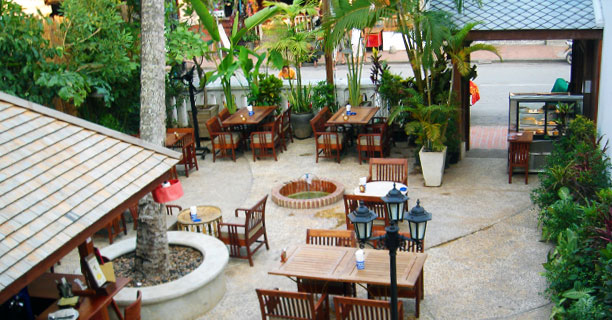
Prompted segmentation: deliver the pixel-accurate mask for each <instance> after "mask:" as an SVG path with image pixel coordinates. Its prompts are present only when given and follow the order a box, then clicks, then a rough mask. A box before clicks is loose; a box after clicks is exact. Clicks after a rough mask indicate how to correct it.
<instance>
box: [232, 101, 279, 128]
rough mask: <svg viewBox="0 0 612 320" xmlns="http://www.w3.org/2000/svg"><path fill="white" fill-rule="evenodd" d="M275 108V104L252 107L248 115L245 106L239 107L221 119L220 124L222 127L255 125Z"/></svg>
mask: <svg viewBox="0 0 612 320" xmlns="http://www.w3.org/2000/svg"><path fill="white" fill-rule="evenodd" d="M274 110H276V106H265V107H253V112H254V114H253V115H252V116H250V115H249V111H248V110H247V108H240V109H238V110H236V112H234V114H232V115H231V116H229V117H227V119H225V120H223V122H221V124H222V125H223V126H224V127H231V126H236V125H243V124H248V125H257V124H260V123H261V122H262V121H263V120H264V119H265V118H267V117H268V116H269V115H270V114H272V112H274Z"/></svg>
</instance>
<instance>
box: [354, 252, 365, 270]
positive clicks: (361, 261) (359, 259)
mask: <svg viewBox="0 0 612 320" xmlns="http://www.w3.org/2000/svg"><path fill="white" fill-rule="evenodd" d="M355 261H356V263H357V270H363V269H365V257H364V255H363V250H362V249H359V250H357V251H355Z"/></svg>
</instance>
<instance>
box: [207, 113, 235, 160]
mask: <svg viewBox="0 0 612 320" xmlns="http://www.w3.org/2000/svg"><path fill="white" fill-rule="evenodd" d="M206 128H207V129H208V133H209V134H210V139H211V140H212V154H213V162H215V160H216V159H217V151H219V152H220V154H221V155H220V156H221V157H226V156H228V155H229V154H228V153H227V150H231V151H232V160H234V162H236V149H237V148H238V143H239V142H240V134H239V133H236V132H225V131H223V130H222V129H221V124H220V122H219V118H217V117H212V118H210V119H208V121H206Z"/></svg>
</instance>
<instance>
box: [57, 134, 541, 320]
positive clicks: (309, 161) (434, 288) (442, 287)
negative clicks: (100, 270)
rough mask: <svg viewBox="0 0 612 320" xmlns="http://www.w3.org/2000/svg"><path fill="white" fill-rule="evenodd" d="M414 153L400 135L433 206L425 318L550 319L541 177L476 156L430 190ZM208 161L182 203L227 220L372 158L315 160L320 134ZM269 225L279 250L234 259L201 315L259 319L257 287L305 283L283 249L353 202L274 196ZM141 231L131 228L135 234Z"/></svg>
mask: <svg viewBox="0 0 612 320" xmlns="http://www.w3.org/2000/svg"><path fill="white" fill-rule="evenodd" d="M413 154H414V150H413V149H412V148H408V147H406V145H405V144H404V143H398V144H397V146H396V147H395V148H394V149H393V151H392V155H391V156H392V157H406V158H408V159H409V160H408V161H409V163H410V165H411V168H410V175H409V178H408V186H409V193H408V195H409V197H410V206H411V207H412V206H414V205H415V202H416V199H420V200H421V203H422V205H423V207H424V208H425V209H426V210H428V211H430V212H431V213H432V214H433V220H432V221H431V222H430V223H429V225H428V228H427V237H426V250H425V252H426V253H427V254H428V258H427V261H426V263H425V299H424V300H423V302H422V304H421V319H498V318H499V319H545V318H548V316H549V315H550V309H551V305H550V304H549V301H548V300H547V299H546V298H545V297H544V296H542V295H541V292H543V291H544V289H545V288H546V281H545V279H544V278H543V277H541V276H540V273H541V272H542V271H543V268H542V265H541V264H542V263H543V262H545V260H546V254H547V252H548V251H549V250H550V248H551V247H550V245H548V244H546V243H543V242H540V241H539V240H540V231H539V229H538V227H537V218H536V212H535V211H534V210H533V208H532V204H531V202H530V200H529V192H530V190H531V188H533V187H535V186H536V185H537V183H538V182H537V181H538V179H537V177H535V176H533V177H531V179H530V184H529V185H525V184H523V183H513V184H508V183H507V175H506V163H505V160H504V159H495V158H477V157H469V158H466V159H464V160H462V161H461V162H459V163H458V164H455V165H452V166H450V167H449V168H447V169H446V170H445V173H444V182H443V185H442V186H441V187H439V188H427V187H424V186H423V179H422V176H421V174H420V172H419V171H418V170H416V169H414V168H412V164H413V163H414V159H413ZM199 165H200V170H199V171H192V172H190V174H189V178H185V177H184V176H183V175H181V177H180V179H181V181H182V183H183V188H184V191H185V195H184V196H183V197H182V198H181V199H179V200H178V201H177V202H176V203H177V204H179V205H181V206H183V208H185V207H189V206H190V205H198V204H210V205H215V206H218V207H220V208H221V209H222V212H223V219H224V220H226V221H232V219H234V215H233V212H234V209H235V208H238V207H248V206H251V205H252V204H254V203H255V202H256V201H257V200H259V199H261V198H262V197H263V196H264V195H266V194H269V193H270V190H271V189H272V187H273V186H275V185H277V184H280V183H283V182H287V181H290V180H293V179H296V178H299V177H300V176H302V175H303V174H304V173H313V174H315V175H317V176H319V177H327V178H331V179H334V180H337V181H339V182H341V183H343V184H344V185H345V187H346V192H351V191H350V190H352V189H353V188H354V187H355V186H356V185H357V183H358V181H359V177H362V176H366V175H367V173H368V165H367V164H363V165H359V164H358V161H357V154H356V152H355V151H350V152H348V154H345V155H343V157H342V164H337V163H335V162H332V161H330V160H320V161H319V163H318V164H316V163H315V157H314V140H313V139H312V138H311V139H306V140H301V141H300V140H296V142H295V143H293V144H290V145H289V150H288V151H287V152H284V153H282V154H280V156H279V160H278V161H277V162H275V161H274V160H271V159H266V160H259V161H256V162H253V161H252V158H251V154H250V152H247V153H242V152H241V153H240V154H239V156H238V158H237V161H236V162H233V161H231V160H217V162H216V163H212V157H211V156H210V155H208V156H207V157H206V160H200V161H199ZM179 174H182V172H181V169H180V168H179ZM521 180H522V179H518V181H521ZM170 219H175V217H170ZM170 223H172V221H170ZM266 223H267V228H268V235H269V241H270V250H269V251H266V250H265V248H262V249H260V251H258V252H257V253H256V254H255V256H254V267H249V264H248V261H246V260H240V259H232V258H230V262H229V264H228V266H227V268H226V270H225V277H226V284H227V291H226V293H225V296H224V298H223V299H222V300H221V301H220V302H219V304H218V305H217V306H216V307H215V308H214V309H213V310H211V311H210V312H208V313H207V314H203V315H202V316H201V317H200V318H199V319H202V320H204V319H247V320H248V319H260V313H259V304H258V301H257V295H256V293H255V288H280V289H283V290H296V286H295V283H294V282H292V281H291V280H289V279H287V278H284V277H279V276H272V275H268V274H267V272H268V271H269V270H270V269H272V268H274V267H275V266H277V265H278V264H279V263H280V262H279V260H280V253H281V250H282V249H283V248H284V247H287V246H291V245H294V244H298V243H304V242H305V236H306V229H307V228H328V229H334V228H338V229H344V228H345V218H344V208H343V204H342V202H341V201H340V202H338V203H335V204H333V205H330V206H327V207H324V208H320V209H311V210H297V209H288V208H282V207H278V206H277V205H276V204H275V203H274V202H272V201H271V200H268V203H267V211H266ZM133 235H134V231H130V234H129V235H128V237H129V236H133ZM125 237H126V236H121V237H119V238H118V239H117V240H120V239H122V238H125ZM94 240H95V242H96V245H97V246H100V247H103V246H105V245H107V244H108V241H107V239H106V237H105V235H104V234H99V235H97V236H96V238H95V239H94ZM76 256H77V254H76V252H73V253H72V254H71V255H69V256H68V257H66V258H64V259H62V264H61V265H60V266H57V267H56V270H57V271H58V272H71V271H73V270H75V269H77V268H78V267H77V266H78V263H77V261H78V260H77V259H76ZM206 258H208V259H214V257H206ZM359 290H360V291H359V292H358V296H359V297H366V293H365V291H364V290H363V289H359ZM403 301H404V308H405V313H406V317H405V319H406V318H408V319H411V318H412V317H413V316H412V315H413V314H414V301H413V300H410V299H407V300H403ZM332 318H333V317H332Z"/></svg>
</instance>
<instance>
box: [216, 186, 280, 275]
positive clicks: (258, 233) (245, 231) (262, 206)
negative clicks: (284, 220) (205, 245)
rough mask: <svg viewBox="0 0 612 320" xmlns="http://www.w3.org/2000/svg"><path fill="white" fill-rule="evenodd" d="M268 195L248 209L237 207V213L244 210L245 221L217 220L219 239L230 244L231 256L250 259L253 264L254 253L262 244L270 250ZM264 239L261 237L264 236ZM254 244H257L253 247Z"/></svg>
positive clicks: (250, 263) (251, 264)
mask: <svg viewBox="0 0 612 320" xmlns="http://www.w3.org/2000/svg"><path fill="white" fill-rule="evenodd" d="M266 200H268V196H267V195H266V196H265V197H263V199H261V200H260V201H259V202H257V204H255V206H253V207H252V208H248V209H236V211H235V214H236V217H238V213H240V212H243V213H244V215H245V219H244V223H225V222H217V223H218V225H217V230H219V239H220V240H221V241H223V243H225V244H227V245H229V249H230V250H229V251H230V256H231V257H235V258H240V259H248V260H249V265H250V266H251V267H252V266H253V258H252V256H253V254H254V253H255V252H257V250H258V249H259V248H260V247H261V246H262V245H264V244H265V245H266V250H270V246H269V245H268V235H267V233H266ZM262 237H263V239H260V238H262ZM253 244H257V246H256V247H255V248H254V249H251V246H252V245H253ZM241 247H245V249H246V256H244V255H242V253H241V251H240V249H241Z"/></svg>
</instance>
